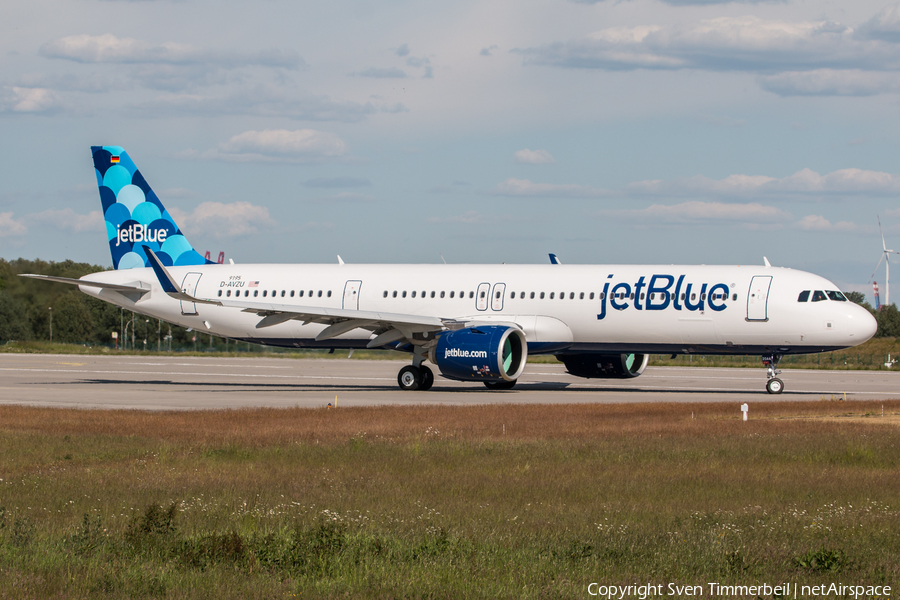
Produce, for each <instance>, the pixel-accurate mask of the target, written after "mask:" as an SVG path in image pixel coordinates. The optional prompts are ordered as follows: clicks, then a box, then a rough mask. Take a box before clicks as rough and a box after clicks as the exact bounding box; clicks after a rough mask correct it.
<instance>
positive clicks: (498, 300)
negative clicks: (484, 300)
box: [491, 283, 506, 310]
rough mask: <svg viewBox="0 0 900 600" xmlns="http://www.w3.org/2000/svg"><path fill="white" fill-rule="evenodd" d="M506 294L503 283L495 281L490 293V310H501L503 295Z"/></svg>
mask: <svg viewBox="0 0 900 600" xmlns="http://www.w3.org/2000/svg"><path fill="white" fill-rule="evenodd" d="M505 294H506V284H505V283H495V284H494V291H493V292H492V293H491V310H503V296H504V295H505Z"/></svg>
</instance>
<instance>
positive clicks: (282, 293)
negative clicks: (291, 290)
mask: <svg viewBox="0 0 900 600" xmlns="http://www.w3.org/2000/svg"><path fill="white" fill-rule="evenodd" d="M281 297H282V298H284V290H281Z"/></svg>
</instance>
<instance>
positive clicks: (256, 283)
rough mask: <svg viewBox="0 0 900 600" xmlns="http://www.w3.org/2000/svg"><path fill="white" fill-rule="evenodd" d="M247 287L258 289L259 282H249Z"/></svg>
mask: <svg viewBox="0 0 900 600" xmlns="http://www.w3.org/2000/svg"><path fill="white" fill-rule="evenodd" d="M247 287H259V282H258V281H251V282H250V284H249V285H248V286H247Z"/></svg>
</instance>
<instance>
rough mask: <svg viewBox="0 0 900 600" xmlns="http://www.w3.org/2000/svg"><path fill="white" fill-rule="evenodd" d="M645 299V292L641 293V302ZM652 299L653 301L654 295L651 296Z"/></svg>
mask: <svg viewBox="0 0 900 600" xmlns="http://www.w3.org/2000/svg"><path fill="white" fill-rule="evenodd" d="M643 299H644V292H641V300H643ZM650 299H651V300H653V294H650Z"/></svg>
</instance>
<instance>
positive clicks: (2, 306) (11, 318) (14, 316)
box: [0, 290, 31, 341]
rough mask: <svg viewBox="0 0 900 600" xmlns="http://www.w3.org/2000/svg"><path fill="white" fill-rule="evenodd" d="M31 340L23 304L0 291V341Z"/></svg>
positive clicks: (26, 313) (26, 312)
mask: <svg viewBox="0 0 900 600" xmlns="http://www.w3.org/2000/svg"><path fill="white" fill-rule="evenodd" d="M30 339H31V328H30V327H29V326H28V311H27V310H26V308H25V303H24V302H22V301H21V300H19V299H17V298H14V297H13V296H11V295H10V294H8V293H7V292H6V291H5V290H0V340H3V341H8V340H16V341H24V340H30Z"/></svg>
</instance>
